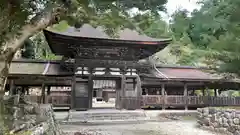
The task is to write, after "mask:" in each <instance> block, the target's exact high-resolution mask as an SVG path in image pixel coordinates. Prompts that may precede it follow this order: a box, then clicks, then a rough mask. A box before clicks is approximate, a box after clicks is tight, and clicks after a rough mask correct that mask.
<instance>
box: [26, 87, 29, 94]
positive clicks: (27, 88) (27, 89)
mask: <svg viewBox="0 0 240 135" xmlns="http://www.w3.org/2000/svg"><path fill="white" fill-rule="evenodd" d="M26 91H27V95H29V86H26Z"/></svg>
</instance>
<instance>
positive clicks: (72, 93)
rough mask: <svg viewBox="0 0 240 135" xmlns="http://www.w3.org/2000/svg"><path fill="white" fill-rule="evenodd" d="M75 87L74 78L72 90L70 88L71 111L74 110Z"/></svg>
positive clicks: (73, 79) (74, 79) (74, 77)
mask: <svg viewBox="0 0 240 135" xmlns="http://www.w3.org/2000/svg"><path fill="white" fill-rule="evenodd" d="M75 86H76V76H75V75H74V76H73V78H72V88H71V109H75V108H74V107H75Z"/></svg>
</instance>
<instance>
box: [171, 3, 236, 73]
mask: <svg viewBox="0 0 240 135" xmlns="http://www.w3.org/2000/svg"><path fill="white" fill-rule="evenodd" d="M199 3H200V4H201V8H200V9H199V10H194V11H193V12H192V13H191V15H188V14H189V13H188V12H187V11H186V10H177V11H176V12H175V13H174V14H173V15H172V19H171V23H170V30H171V32H172V34H173V36H174V38H173V39H174V45H172V48H171V49H170V53H171V54H172V55H175V56H177V57H178V60H177V62H176V63H177V64H180V65H196V66H199V65H201V66H202V65H204V66H209V67H211V68H218V69H219V71H221V72H230V73H237V74H238V75H240V72H239V68H240V45H239V43H240V41H239V36H240V25H239V24H240V19H239V17H238V16H239V11H240V0H235V1H231V0H224V1H219V0H201V1H200V2H199Z"/></svg>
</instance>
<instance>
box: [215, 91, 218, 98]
mask: <svg viewBox="0 0 240 135" xmlns="http://www.w3.org/2000/svg"><path fill="white" fill-rule="evenodd" d="M214 96H215V97H217V96H218V94H217V89H214Z"/></svg>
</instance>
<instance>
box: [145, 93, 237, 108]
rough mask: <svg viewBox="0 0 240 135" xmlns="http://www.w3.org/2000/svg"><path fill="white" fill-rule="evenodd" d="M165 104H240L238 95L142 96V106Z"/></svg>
mask: <svg viewBox="0 0 240 135" xmlns="http://www.w3.org/2000/svg"><path fill="white" fill-rule="evenodd" d="M147 105H166V106H184V105H188V106H237V105H240V97H208V96H187V99H185V97H184V96H161V95H144V96H142V106H147Z"/></svg>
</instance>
